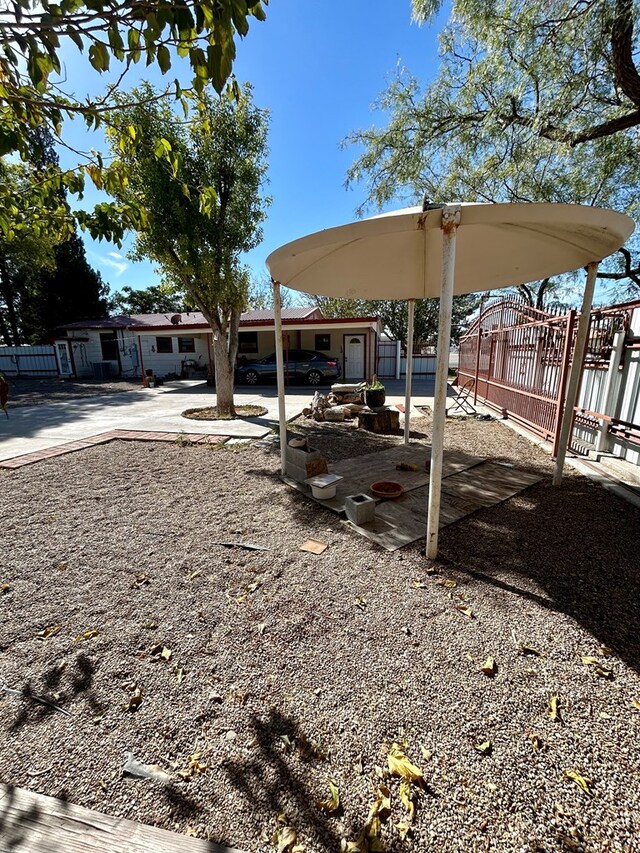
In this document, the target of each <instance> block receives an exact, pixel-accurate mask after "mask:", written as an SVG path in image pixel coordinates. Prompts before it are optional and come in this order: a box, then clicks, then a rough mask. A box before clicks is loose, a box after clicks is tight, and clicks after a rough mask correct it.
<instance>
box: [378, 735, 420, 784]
mask: <svg viewBox="0 0 640 853" xmlns="http://www.w3.org/2000/svg"><path fill="white" fill-rule="evenodd" d="M387 765H388V767H389V771H390V773H391V774H392V775H393V776H400V777H402V778H403V779H406V780H407V781H408V782H422V781H423V779H424V776H423V775H422V770H420V768H419V767H416V765H415V764H412V763H411V762H410V761H409V759H408V758H407V756H406V755H405V753H404V751H403V749H402V747H401V746H400V744H398V743H392V744H391V749H390V750H389V755H388V756H387Z"/></svg>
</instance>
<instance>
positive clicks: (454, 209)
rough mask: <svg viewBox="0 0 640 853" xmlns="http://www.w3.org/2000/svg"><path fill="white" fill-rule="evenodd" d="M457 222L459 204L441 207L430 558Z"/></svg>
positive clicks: (432, 555) (434, 540)
mask: <svg viewBox="0 0 640 853" xmlns="http://www.w3.org/2000/svg"><path fill="white" fill-rule="evenodd" d="M459 224H460V205H458V204H455V205H445V206H444V208H443V209H442V225H441V228H442V289H441V292H440V314H439V320H438V361H437V365H436V388H435V398H434V401H433V429H432V435H431V473H430V476H429V509H428V514H427V557H428V558H429V559H430V560H433V559H435V558H436V557H437V555H438V528H439V525H440V490H441V486H442V454H443V448H444V424H445V419H446V414H447V374H448V371H449V346H450V343H451V312H452V305H453V281H454V274H455V266H456V232H457V229H458V225H459ZM425 252H426V245H425ZM425 268H426V264H425Z"/></svg>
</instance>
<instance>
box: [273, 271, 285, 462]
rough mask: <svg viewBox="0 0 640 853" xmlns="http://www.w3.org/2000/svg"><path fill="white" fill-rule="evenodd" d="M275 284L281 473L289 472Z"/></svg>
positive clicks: (276, 284)
mask: <svg viewBox="0 0 640 853" xmlns="http://www.w3.org/2000/svg"><path fill="white" fill-rule="evenodd" d="M271 283H272V284H273V309H274V311H273V313H274V319H275V327H276V329H275V334H276V378H277V381H278V422H279V424H280V473H281V474H282V475H283V476H284V475H285V474H286V473H287V413H286V409H285V405H284V403H285V399H284V356H283V352H282V302H281V300H280V282H279V281H273V279H272V280H271Z"/></svg>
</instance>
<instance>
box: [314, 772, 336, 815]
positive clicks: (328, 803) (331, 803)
mask: <svg viewBox="0 0 640 853" xmlns="http://www.w3.org/2000/svg"><path fill="white" fill-rule="evenodd" d="M329 791H330V792H331V795H330V797H329V798H328V799H326V800H319V801H318V808H319V809H320V811H323V812H325V813H326V814H333V813H334V812H337V811H338V809H339V808H340V790H339V788H338V786H337V785H336V783H335V782H334V781H333V779H329Z"/></svg>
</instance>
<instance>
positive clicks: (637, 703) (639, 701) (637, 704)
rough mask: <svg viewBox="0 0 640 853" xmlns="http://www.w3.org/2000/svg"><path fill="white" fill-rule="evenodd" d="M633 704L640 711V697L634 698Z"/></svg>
mask: <svg viewBox="0 0 640 853" xmlns="http://www.w3.org/2000/svg"><path fill="white" fill-rule="evenodd" d="M631 704H632V705H633V707H634V708H635V709H636V710H637V711H640V699H632V700H631Z"/></svg>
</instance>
